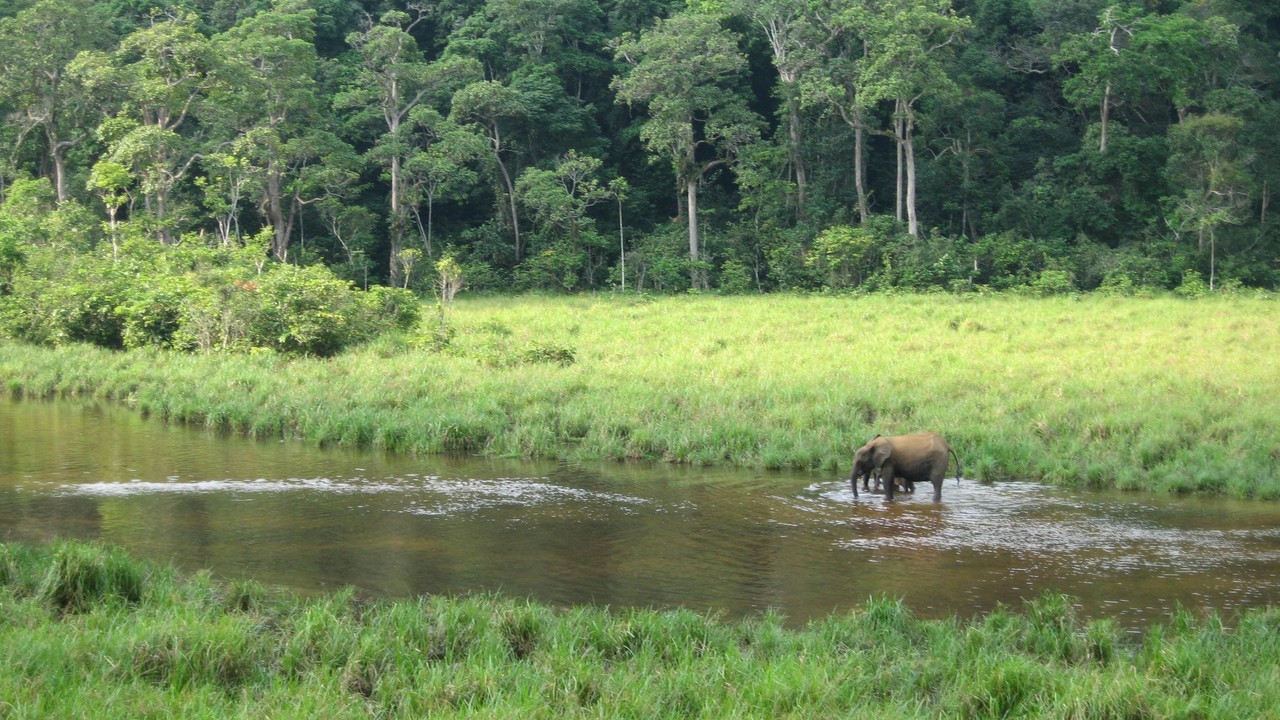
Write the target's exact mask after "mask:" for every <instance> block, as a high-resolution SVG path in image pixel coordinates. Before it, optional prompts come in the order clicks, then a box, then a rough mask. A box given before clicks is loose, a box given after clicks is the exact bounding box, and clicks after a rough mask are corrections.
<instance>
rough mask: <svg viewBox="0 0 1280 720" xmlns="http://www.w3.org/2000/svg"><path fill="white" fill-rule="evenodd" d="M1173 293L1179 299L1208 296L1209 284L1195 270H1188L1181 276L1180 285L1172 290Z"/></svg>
mask: <svg viewBox="0 0 1280 720" xmlns="http://www.w3.org/2000/svg"><path fill="white" fill-rule="evenodd" d="M1173 292H1174V293H1176V294H1177V295H1178V296H1179V297H1184V298H1198V297H1204V296H1205V295H1208V294H1209V284H1208V283H1206V282H1205V281H1204V278H1203V277H1202V276H1201V275H1200V273H1199V272H1197V271H1195V270H1188V271H1186V272H1185V273H1183V274H1182V283H1181V284H1180V285H1178V287H1176V288H1174V290H1173Z"/></svg>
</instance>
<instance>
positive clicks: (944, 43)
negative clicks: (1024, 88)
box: [835, 0, 972, 237]
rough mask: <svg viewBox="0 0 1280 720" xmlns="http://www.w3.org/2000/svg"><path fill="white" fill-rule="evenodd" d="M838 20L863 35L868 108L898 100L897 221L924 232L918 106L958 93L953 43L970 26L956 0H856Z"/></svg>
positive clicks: (862, 95) (861, 77)
mask: <svg viewBox="0 0 1280 720" xmlns="http://www.w3.org/2000/svg"><path fill="white" fill-rule="evenodd" d="M835 22H837V23H840V24H841V25H843V26H844V27H846V28H848V29H849V30H851V31H853V32H855V33H856V34H858V35H859V36H860V37H862V39H863V42H864V43H865V54H864V55H863V57H861V58H859V59H858V60H857V61H856V63H857V83H858V90H859V92H858V101H859V102H861V103H862V104H863V106H864V107H871V106H873V105H875V104H877V103H880V102H884V101H891V102H892V103H893V120H894V137H895V139H896V141H897V151H898V153H897V154H898V162H897V167H898V193H897V196H898V201H897V207H898V219H899V220H901V219H903V218H902V214H903V212H904V211H905V213H906V221H907V230H908V232H910V233H911V235H912V236H913V237H915V236H919V234H920V227H919V220H918V219H917V217H916V152H915V139H914V135H915V129H916V111H917V106H918V104H919V102H920V100H921V98H923V97H924V96H925V95H928V94H943V93H949V92H952V91H954V89H955V81H954V79H953V78H952V76H951V74H950V73H949V72H948V69H947V61H948V59H949V58H950V53H951V51H952V49H953V48H952V45H953V43H955V42H956V41H957V40H958V39H959V38H960V36H961V34H962V33H963V32H964V31H965V30H966V29H968V28H969V27H970V25H971V24H972V23H971V21H970V20H969V19H967V18H964V17H961V16H958V15H956V14H955V12H954V11H953V10H952V8H951V0H862V1H861V2H859V1H858V0H854V2H853V4H851V5H849V6H847V7H845V8H843V9H842V10H841V11H840V12H839V13H837V14H836V18H835Z"/></svg>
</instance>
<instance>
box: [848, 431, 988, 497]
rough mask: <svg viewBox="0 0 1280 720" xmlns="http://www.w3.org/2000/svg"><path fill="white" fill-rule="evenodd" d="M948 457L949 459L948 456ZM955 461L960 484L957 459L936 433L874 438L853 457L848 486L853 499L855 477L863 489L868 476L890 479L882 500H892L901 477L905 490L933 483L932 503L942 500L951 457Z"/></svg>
mask: <svg viewBox="0 0 1280 720" xmlns="http://www.w3.org/2000/svg"><path fill="white" fill-rule="evenodd" d="M948 456H950V457H948ZM951 457H954V458H955V459H956V483H957V484H958V483H959V482H960V476H961V475H963V474H964V473H963V471H962V470H961V469H960V456H959V455H956V451H955V450H952V449H951V446H950V445H948V444H947V441H946V440H944V439H942V436H941V435H939V434H938V433H931V432H928V433H916V434H914V435H891V436H889V437H885V436H883V435H877V436H875V437H873V438H871V440H869V441H868V442H867V444H866V445H863V446H862V447H860V448H858V451H857V452H856V453H854V454H853V473H852V474H851V475H850V476H849V483H850V484H851V485H853V496H854V497H858V477H859V476H861V477H862V482H863V487H866V483H867V480H868V479H869V478H870V477H871V473H873V472H874V473H876V478H877V480H879V478H881V477H885V478H890V481H889V482H886V483H885V484H884V497H885V499H886V500H892V499H893V491H894V485H895V482H894V481H895V480H896V479H897V478H902V479H903V481H904V485H905V486H906V487H913V486H914V484H915V483H917V482H929V483H933V501H934V502H940V501H941V500H942V478H943V475H945V474H946V472H947V463H948V462H949V461H950V458H951Z"/></svg>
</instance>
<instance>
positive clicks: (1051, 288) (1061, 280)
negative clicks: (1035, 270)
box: [1029, 270, 1076, 295]
mask: <svg viewBox="0 0 1280 720" xmlns="http://www.w3.org/2000/svg"><path fill="white" fill-rule="evenodd" d="M1029 287H1030V289H1031V292H1033V293H1034V294H1036V295H1069V294H1071V293H1073V292H1075V291H1076V286H1075V283H1073V282H1072V281H1071V274H1070V273H1068V272H1067V271H1066V270H1041V271H1040V276H1039V277H1037V278H1036V279H1035V280H1034V281H1032V283H1031V285H1030V286H1029Z"/></svg>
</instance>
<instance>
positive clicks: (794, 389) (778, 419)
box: [0, 295, 1280, 498]
mask: <svg viewBox="0 0 1280 720" xmlns="http://www.w3.org/2000/svg"><path fill="white" fill-rule="evenodd" d="M1276 311H1277V305H1276V303H1275V301H1272V300H1266V299H1251V298H1239V297H1235V298H1205V299H1200V300H1195V301H1189V300H1182V299H1177V298H1106V297H1100V296H1099V297H1084V298H1047V299H1033V298H1023V297H1003V296H998V297H983V296H955V295H925V296H874V297H862V298H847V297H818V296H788V295H777V296H767V297H733V298H727V297H709V296H701V297H672V298H661V299H651V298H642V297H635V296H622V297H617V296H595V297H589V296H579V297H570V298H547V297H519V298H501V299H497V298H473V299H465V300H461V301H460V302H459V303H458V304H457V305H456V306H455V308H454V310H453V311H452V312H451V313H450V318H451V320H450V322H451V328H452V331H453V335H452V337H451V338H450V339H449V342H448V343H447V346H445V347H444V349H443V350H438V351H435V350H432V349H431V348H432V347H433V346H434V347H439V346H441V345H444V344H443V343H441V342H440V341H439V340H438V338H437V337H436V334H435V333H434V332H432V331H431V330H430V329H427V330H424V331H423V334H422V337H421V338H417V337H409V338H406V337H394V338H386V339H383V340H381V341H379V342H377V343H375V344H373V345H371V346H368V347H365V348H362V349H360V350H358V351H354V352H350V353H347V354H344V355H342V356H340V357H337V358H333V359H329V360H313V359H289V358H285V357H281V356H277V355H273V354H259V355H239V356H222V355H213V356H201V355H182V354H167V353H160V352H132V353H111V352H105V351H101V350H96V349H92V348H87V347H66V348H62V349H59V350H49V349H40V348H33V347H26V346H18V345H13V344H4V345H0V381H2V382H3V383H4V385H5V387H7V388H8V390H9V391H10V392H11V393H13V394H15V395H20V396H24V395H25V396H35V397H41V396H51V395H70V396H87V397H94V398H109V399H115V400H119V401H122V402H126V403H128V404H130V405H132V406H133V407H136V408H138V409H139V410H140V411H142V412H144V413H147V414H150V415H153V416H156V417H160V418H163V419H166V420H170V421H176V422H184V423H191V424H194V425H197V426H205V427H209V428H213V429H217V430H225V431H233V432H239V433H247V434H249V435H253V436H259V437H278V436H284V437H299V438H304V439H306V440H308V441H310V442H313V443H317V444H326V445H327V444H342V445H352V446H369V447H378V448H386V449H389V450H393V451H397V452H407V453H441V452H465V453H474V454H488V455H496V456H513V457H522V456H523V457H545V458H559V459H569V460H574V459H580V460H595V459H615V460H624V459H644V460H657V461H665V462H675V463H693V464H706V465H711V464H717V465H720V464H728V465H740V466H751V467H764V468H793V469H797V468H798V469H815V470H821V471H822V472H826V473H847V472H848V471H849V463H850V462H851V460H850V458H851V455H852V451H853V450H854V449H855V448H856V447H858V446H859V445H861V444H862V443H863V442H864V441H865V440H867V439H868V438H869V437H870V436H872V435H874V434H876V433H882V434H896V433H905V432H913V431H918V430H934V431H937V432H940V433H942V434H943V435H944V436H946V437H947V438H948V439H949V440H950V441H951V443H952V445H953V446H955V448H956V450H957V451H958V453H959V456H960V458H961V459H962V461H963V463H964V470H965V474H966V476H967V477H971V478H974V477H976V478H979V479H982V480H985V481H1000V480H1004V479H1009V478H1025V479H1034V480H1042V481H1047V482H1052V483H1057V484H1063V485H1070V486H1089V487H1120V488H1124V489H1150V490H1155V491H1167V492H1189V491H1198V492H1210V493H1225V494H1230V495H1235V496H1241V497H1265V498H1277V497H1280V470H1278V469H1277V468H1280V462H1277V460H1280V423H1276V422H1275V421H1274V419H1275V418H1276V417H1280V394H1277V393H1276V392H1275V388H1276V378H1280V323H1278V322H1277V321H1276V318H1277V313H1276ZM426 324H427V325H430V324H431V323H430V321H426Z"/></svg>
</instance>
